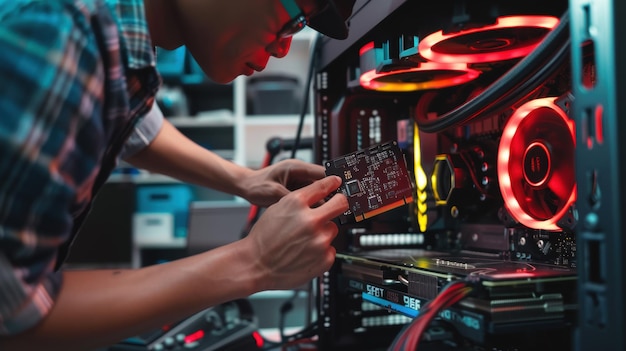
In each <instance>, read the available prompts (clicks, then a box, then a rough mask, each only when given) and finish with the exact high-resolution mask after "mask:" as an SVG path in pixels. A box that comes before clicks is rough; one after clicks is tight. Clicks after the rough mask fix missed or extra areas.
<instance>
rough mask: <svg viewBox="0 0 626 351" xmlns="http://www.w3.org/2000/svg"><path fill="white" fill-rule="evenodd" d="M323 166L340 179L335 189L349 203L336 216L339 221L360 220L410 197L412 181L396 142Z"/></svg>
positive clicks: (372, 147)
mask: <svg viewBox="0 0 626 351" xmlns="http://www.w3.org/2000/svg"><path fill="white" fill-rule="evenodd" d="M325 166H326V175H336V176H339V177H340V178H341V179H342V180H343V183H342V185H341V187H339V189H337V192H338V193H343V194H344V195H345V196H346V197H347V198H348V203H349V204H350V209H349V210H348V211H347V212H345V213H344V214H342V215H341V216H339V218H338V220H339V222H340V223H341V224H345V223H350V222H360V221H362V220H364V219H367V218H371V217H373V216H376V215H378V214H381V213H384V212H387V211H389V210H392V209H394V208H397V207H400V206H402V205H405V204H407V203H410V202H411V201H412V200H413V182H411V180H410V177H409V172H408V170H407V167H406V161H405V159H404V154H402V151H401V150H400V148H399V147H398V143H397V142H396V141H391V142H387V143H383V144H378V145H375V146H371V147H369V148H367V149H364V150H359V151H356V152H353V153H350V154H347V155H344V156H342V157H339V158H336V159H334V160H331V161H328V162H326V164H325Z"/></svg>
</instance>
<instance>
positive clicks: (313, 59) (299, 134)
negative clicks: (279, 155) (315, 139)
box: [291, 33, 322, 158]
mask: <svg viewBox="0 0 626 351" xmlns="http://www.w3.org/2000/svg"><path fill="white" fill-rule="evenodd" d="M321 36H322V35H321V34H319V33H317V35H316V36H315V42H314V43H313V51H312V52H311V60H310V63H309V72H308V75H307V78H306V83H305V88H304V98H303V101H302V110H301V111H300V120H299V122H298V129H297V131H296V137H295V140H294V147H293V149H292V150H291V158H296V152H297V150H298V149H299V146H300V139H301V137H302V130H303V129H304V120H305V118H306V115H307V110H308V109H309V94H310V92H311V83H312V82H313V74H314V73H315V65H316V64H317V58H318V56H319V55H318V53H319V49H320V47H321V45H320V43H321V41H322V40H321Z"/></svg>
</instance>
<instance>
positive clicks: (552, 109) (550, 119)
mask: <svg viewBox="0 0 626 351" xmlns="http://www.w3.org/2000/svg"><path fill="white" fill-rule="evenodd" d="M555 101H556V98H554V97H551V98H543V99H537V100H532V101H529V102H527V103H525V104H524V105H522V106H521V107H519V108H518V109H517V110H516V111H515V113H513V115H512V116H511V117H510V119H509V120H508V121H507V123H506V126H505V127H504V131H503V133H502V138H501V139H500V145H499V148H498V181H499V185H500V191H501V192H502V197H503V198H504V203H505V206H506V208H507V209H508V211H509V213H510V214H511V216H513V217H514V218H515V219H516V220H517V221H518V222H519V223H521V224H523V225H525V226H526V227H529V228H532V229H543V230H560V229H561V228H560V227H559V225H558V222H559V220H561V219H562V218H563V217H564V216H565V214H566V213H567V211H568V210H569V208H570V207H571V205H572V204H573V203H574V202H575V200H576V176H575V170H574V148H575V130H574V122H573V121H572V120H570V119H569V118H568V116H567V115H566V113H565V112H564V111H563V110H562V109H561V108H560V107H559V106H557V105H556V103H555Z"/></svg>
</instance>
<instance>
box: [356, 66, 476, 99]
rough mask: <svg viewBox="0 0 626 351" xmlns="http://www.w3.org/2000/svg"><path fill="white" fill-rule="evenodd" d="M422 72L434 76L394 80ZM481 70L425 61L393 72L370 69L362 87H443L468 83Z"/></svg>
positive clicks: (394, 90)
mask: <svg viewBox="0 0 626 351" xmlns="http://www.w3.org/2000/svg"><path fill="white" fill-rule="evenodd" d="M438 72H442V73H441V74H442V76H443V77H442V78H437V77H436V75H437V73H438ZM420 73H423V74H430V73H432V75H433V76H434V78H433V79H432V80H425V81H410V80H407V81H403V80H402V79H399V81H393V80H392V78H394V77H400V78H403V77H409V76H410V75H418V74H420ZM479 75H480V72H479V71H477V70H475V69H471V68H468V67H467V65H466V64H458V63H457V64H443V63H438V62H424V63H421V64H420V65H419V67H416V68H407V69H397V70H394V71H391V72H381V73H377V72H376V70H375V69H372V70H369V71H367V72H365V73H363V74H361V77H360V84H361V86H362V87H364V88H366V89H371V90H377V91H387V92H403V91H417V90H427V89H441V88H447V87H451V86H455V85H460V84H463V83H467V82H469V81H472V80H474V79H476V78H477V77H478V76H479Z"/></svg>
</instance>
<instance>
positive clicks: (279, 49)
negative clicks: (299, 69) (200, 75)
mask: <svg viewBox="0 0 626 351" xmlns="http://www.w3.org/2000/svg"><path fill="white" fill-rule="evenodd" d="M236 1H241V0H229V1H223V2H222V3H223V4H224V5H220V7H221V10H220V11H219V13H209V14H207V11H208V10H207V9H206V8H204V7H206V6H205V5H204V4H203V2H202V1H198V0H180V2H181V6H180V9H181V13H180V14H181V22H182V24H183V35H184V40H185V45H186V46H187V48H188V49H189V50H190V52H191V54H192V55H193V56H194V58H195V60H196V61H197V62H198V63H199V64H200V66H201V67H202V68H203V70H204V71H205V73H206V74H207V76H209V78H211V79H212V80H214V81H215V82H218V83H228V82H230V81H232V80H233V79H235V78H236V77H237V76H239V75H251V74H253V73H254V72H255V71H262V70H263V69H264V68H265V66H266V65H267V62H268V61H269V58H270V56H274V57H278V58H280V57H284V56H285V55H286V54H287V52H288V51H289V48H290V46H291V38H290V37H287V38H278V37H277V33H278V32H280V30H281V29H282V28H283V27H284V26H285V24H286V23H288V22H289V21H290V20H291V18H290V16H289V14H288V13H287V12H286V10H285V9H284V8H283V7H282V6H280V2H279V1H259V0H255V1H241V2H242V6H244V7H243V8H242V7H241V6H237V5H236V4H234V2H236ZM229 3H230V4H229ZM277 5H278V6H277ZM203 10H204V11H203Z"/></svg>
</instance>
